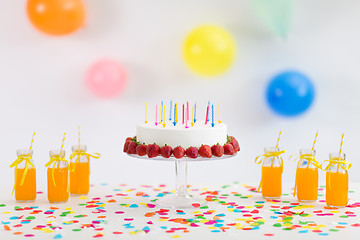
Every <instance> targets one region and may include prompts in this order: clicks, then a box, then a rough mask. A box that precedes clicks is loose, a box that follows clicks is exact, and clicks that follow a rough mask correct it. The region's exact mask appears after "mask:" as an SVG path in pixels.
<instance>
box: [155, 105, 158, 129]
mask: <svg viewBox="0 0 360 240" xmlns="http://www.w3.org/2000/svg"><path fill="white" fill-rule="evenodd" d="M157 118H158V106H157V104H156V110H155V126H157V125H158V123H157Z"/></svg>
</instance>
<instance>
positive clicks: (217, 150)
mask: <svg viewBox="0 0 360 240" xmlns="http://www.w3.org/2000/svg"><path fill="white" fill-rule="evenodd" d="M211 151H212V154H213V155H214V156H215V157H221V156H222V155H223V154H224V148H223V146H221V145H220V144H216V145H214V146H212V147H211Z"/></svg>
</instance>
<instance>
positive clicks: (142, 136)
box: [123, 101, 240, 159]
mask: <svg viewBox="0 0 360 240" xmlns="http://www.w3.org/2000/svg"><path fill="white" fill-rule="evenodd" d="M181 105H182V107H181ZM169 109H170V111H169V113H170V116H169V118H167V116H166V107H165V105H164V104H163V102H161V105H160V108H158V105H156V108H155V118H154V121H148V118H147V116H148V115H147V104H146V105H145V121H144V123H142V124H139V125H137V126H136V136H134V137H128V138H126V140H125V143H124V149H123V151H124V152H126V153H127V154H134V155H138V156H140V157H148V158H156V157H159V156H160V157H162V158H170V157H175V158H176V159H180V158H183V157H187V158H193V159H195V158H198V157H202V158H212V157H221V156H222V155H234V154H236V152H238V151H240V146H239V143H238V141H237V140H236V138H235V137H233V136H228V132H227V127H226V124H224V123H222V121H221V120H220V105H219V106H218V109H217V110H218V114H217V120H215V110H214V105H213V104H211V105H210V102H208V105H207V107H206V112H205V116H206V117H205V119H206V121H205V119H204V120H199V119H197V118H196V116H197V113H196V112H197V110H196V103H195V104H193V105H192V110H190V105H189V103H188V102H186V103H184V104H180V105H178V104H177V103H175V104H172V102H171V101H170V105H169ZM181 110H182V111H181ZM190 111H191V118H190ZM180 112H182V114H181V115H180ZM178 115H180V117H181V120H182V121H178V118H180V117H179V116H178ZM167 119H168V120H167Z"/></svg>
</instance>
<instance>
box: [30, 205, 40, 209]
mask: <svg viewBox="0 0 360 240" xmlns="http://www.w3.org/2000/svg"><path fill="white" fill-rule="evenodd" d="M30 208H31V209H36V208H39V206H31V207H30Z"/></svg>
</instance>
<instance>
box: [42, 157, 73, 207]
mask: <svg viewBox="0 0 360 240" xmlns="http://www.w3.org/2000/svg"><path fill="white" fill-rule="evenodd" d="M64 157H65V151H64V150H62V151H61V153H60V150H52V151H50V162H48V164H47V165H45V166H47V167H48V169H47V185H48V199H49V202H50V203H64V202H66V201H67V200H68V199H69V168H68V162H67V160H65V158H64Z"/></svg>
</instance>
